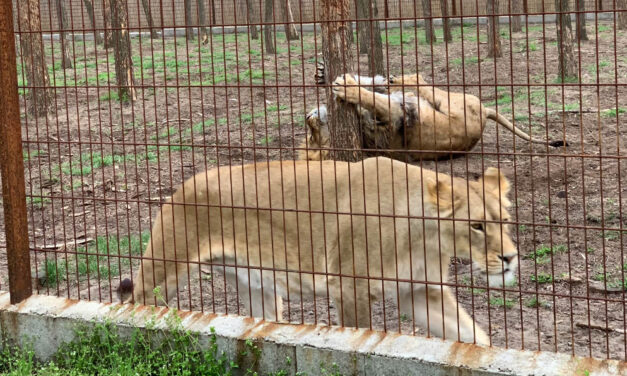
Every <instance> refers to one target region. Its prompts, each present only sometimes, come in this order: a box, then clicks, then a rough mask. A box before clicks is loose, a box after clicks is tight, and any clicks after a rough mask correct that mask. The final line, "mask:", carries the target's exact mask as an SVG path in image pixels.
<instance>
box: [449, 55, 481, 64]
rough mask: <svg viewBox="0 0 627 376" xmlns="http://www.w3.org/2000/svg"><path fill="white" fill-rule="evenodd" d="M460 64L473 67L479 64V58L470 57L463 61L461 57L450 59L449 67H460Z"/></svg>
mask: <svg viewBox="0 0 627 376" xmlns="http://www.w3.org/2000/svg"><path fill="white" fill-rule="evenodd" d="M462 62H463V64H464V65H473V64H477V63H478V62H479V58H478V57H477V56H471V57H467V58H465V59H463V61H462V58H461V57H457V58H455V59H451V62H450V64H451V65H455V66H461V65H462Z"/></svg>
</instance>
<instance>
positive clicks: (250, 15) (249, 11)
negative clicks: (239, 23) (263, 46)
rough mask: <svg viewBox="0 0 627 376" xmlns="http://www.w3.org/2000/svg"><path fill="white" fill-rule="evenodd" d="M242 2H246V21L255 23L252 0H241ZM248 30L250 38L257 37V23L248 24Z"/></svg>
mask: <svg viewBox="0 0 627 376" xmlns="http://www.w3.org/2000/svg"><path fill="white" fill-rule="evenodd" d="M242 2H243V3H244V4H246V23H248V24H251V23H255V17H254V15H255V8H254V7H253V0H242ZM248 32H249V33H250V39H259V33H258V32H257V25H249V26H248Z"/></svg>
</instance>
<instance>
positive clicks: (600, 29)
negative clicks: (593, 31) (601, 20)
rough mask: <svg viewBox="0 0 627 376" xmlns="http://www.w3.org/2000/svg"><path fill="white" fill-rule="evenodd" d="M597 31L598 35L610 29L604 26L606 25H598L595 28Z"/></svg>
mask: <svg viewBox="0 0 627 376" xmlns="http://www.w3.org/2000/svg"><path fill="white" fill-rule="evenodd" d="M597 30H598V31H599V33H603V32H605V31H608V30H610V28H609V26H606V25H599V26H598V27H597Z"/></svg>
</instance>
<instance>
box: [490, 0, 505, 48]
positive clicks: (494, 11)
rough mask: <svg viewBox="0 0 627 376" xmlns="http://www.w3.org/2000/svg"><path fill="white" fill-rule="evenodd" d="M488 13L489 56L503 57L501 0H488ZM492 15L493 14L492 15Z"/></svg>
mask: <svg viewBox="0 0 627 376" xmlns="http://www.w3.org/2000/svg"><path fill="white" fill-rule="evenodd" d="M486 8H487V9H486V11H487V12H486V14H487V15H488V57H493V58H497V57H501V56H502V55H503V54H502V52H501V34H499V32H500V30H501V28H500V23H499V16H498V12H499V0H486ZM490 15H492V16H490Z"/></svg>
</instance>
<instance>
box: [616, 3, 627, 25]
mask: <svg viewBox="0 0 627 376" xmlns="http://www.w3.org/2000/svg"><path fill="white" fill-rule="evenodd" d="M616 7H617V8H618V9H620V10H622V12H619V13H618V28H619V29H622V30H625V29H627V0H618V1H617V2H616Z"/></svg>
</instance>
